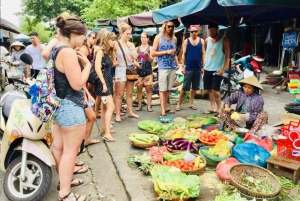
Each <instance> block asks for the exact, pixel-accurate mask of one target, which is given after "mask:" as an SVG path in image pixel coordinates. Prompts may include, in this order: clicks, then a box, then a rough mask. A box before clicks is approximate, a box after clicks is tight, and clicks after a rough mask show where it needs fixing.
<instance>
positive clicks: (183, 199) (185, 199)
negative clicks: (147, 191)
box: [156, 192, 190, 201]
mask: <svg viewBox="0 0 300 201" xmlns="http://www.w3.org/2000/svg"><path fill="white" fill-rule="evenodd" d="M156 194H157V195H158V196H159V193H158V192H156ZM189 199H190V198H182V199H180V198H174V199H172V200H170V201H188V200H189Z"/></svg>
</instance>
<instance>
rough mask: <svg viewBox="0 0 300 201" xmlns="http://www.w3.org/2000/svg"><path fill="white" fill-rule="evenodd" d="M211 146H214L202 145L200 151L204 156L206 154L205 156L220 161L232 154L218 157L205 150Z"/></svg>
mask: <svg viewBox="0 0 300 201" xmlns="http://www.w3.org/2000/svg"><path fill="white" fill-rule="evenodd" d="M209 148H212V146H205V147H200V150H199V152H200V153H201V155H202V156H204V157H205V158H208V159H210V160H213V161H215V162H220V161H222V160H224V159H227V158H229V157H230V156H231V154H229V155H227V156H223V157H218V156H215V155H212V154H209V153H207V152H205V151H204V150H208V149H209Z"/></svg>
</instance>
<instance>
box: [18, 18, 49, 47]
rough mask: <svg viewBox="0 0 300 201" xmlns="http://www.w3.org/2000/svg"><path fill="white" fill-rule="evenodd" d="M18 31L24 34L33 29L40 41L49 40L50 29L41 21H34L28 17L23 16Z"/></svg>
mask: <svg viewBox="0 0 300 201" xmlns="http://www.w3.org/2000/svg"><path fill="white" fill-rule="evenodd" d="M20 31H21V32H22V33H24V34H27V35H28V34H30V33H31V32H33V31H35V32H37V33H38V34H39V38H40V41H42V42H48V41H49V40H50V33H51V32H50V31H47V30H46V27H45V26H44V25H43V24H42V23H34V20H33V19H31V18H30V17H23V18H22V19H21V23H20Z"/></svg>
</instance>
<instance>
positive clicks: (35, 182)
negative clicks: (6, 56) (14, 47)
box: [0, 55, 56, 201]
mask: <svg viewBox="0 0 300 201" xmlns="http://www.w3.org/2000/svg"><path fill="white" fill-rule="evenodd" d="M28 56H29V55H28ZM29 57H30V56H29ZM30 58H31V57H30ZM28 60H29V61H30V59H28ZM23 62H25V61H23ZM25 63H26V62H25ZM31 63H32V58H31ZM31 63H26V64H28V65H31ZM27 82H30V81H29V80H27ZM20 85H21V84H20ZM22 87H24V89H26V90H28V89H27V88H26V85H24V86H22ZM30 101H31V100H30V99H28V98H27V96H26V95H25V94H24V93H21V92H19V91H9V92H7V93H6V94H4V95H3V96H2V97H1V102H0V106H1V109H2V111H1V114H0V115H1V118H0V120H1V122H0V132H1V133H2V134H3V138H2V144H1V154H0V159H1V160H0V169H1V171H3V172H4V174H3V175H4V178H3V189H4V193H5V195H6V196H7V198H9V199H10V200H18V201H29V200H41V199H42V197H44V195H45V194H46V193H47V192H48V190H49V188H50V185H51V181H52V168H55V166H56V163H55V160H54V158H53V156H52V154H51V151H50V146H51V144H52V133H51V125H49V124H46V123H42V122H41V121H40V120H39V119H38V118H37V117H36V116H35V115H34V114H33V113H32V112H31V110H30Z"/></svg>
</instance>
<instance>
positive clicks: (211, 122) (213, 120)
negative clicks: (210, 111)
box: [201, 116, 217, 125]
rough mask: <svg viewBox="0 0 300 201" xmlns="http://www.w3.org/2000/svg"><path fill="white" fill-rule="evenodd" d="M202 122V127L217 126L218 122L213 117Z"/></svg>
mask: <svg viewBox="0 0 300 201" xmlns="http://www.w3.org/2000/svg"><path fill="white" fill-rule="evenodd" d="M201 122H202V125H206V124H215V123H216V122H217V120H216V119H215V118H213V117H210V116H207V117H206V118H205V119H203V120H202V121H201Z"/></svg>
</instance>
